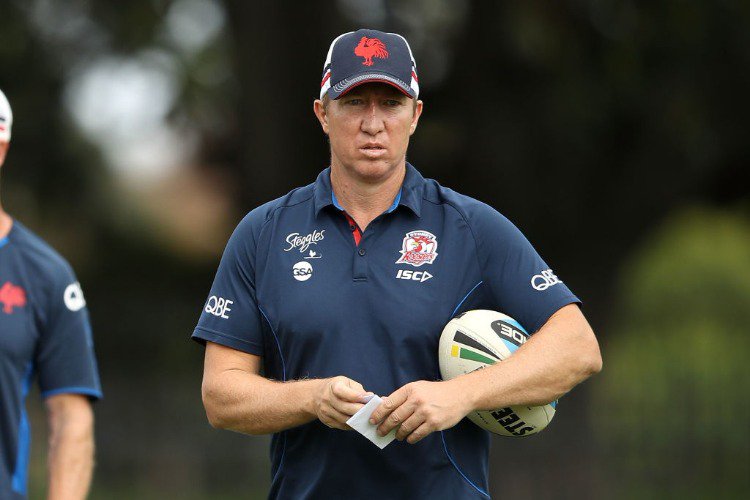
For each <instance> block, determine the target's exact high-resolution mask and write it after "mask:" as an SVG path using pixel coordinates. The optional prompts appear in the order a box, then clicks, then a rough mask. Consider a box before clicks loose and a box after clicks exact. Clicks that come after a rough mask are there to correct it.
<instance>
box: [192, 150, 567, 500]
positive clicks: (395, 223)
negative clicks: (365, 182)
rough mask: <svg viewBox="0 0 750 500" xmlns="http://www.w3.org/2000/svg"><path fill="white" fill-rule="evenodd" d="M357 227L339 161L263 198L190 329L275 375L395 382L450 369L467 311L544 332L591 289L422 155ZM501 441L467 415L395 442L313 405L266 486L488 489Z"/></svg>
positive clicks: (280, 444) (368, 492)
mask: <svg viewBox="0 0 750 500" xmlns="http://www.w3.org/2000/svg"><path fill="white" fill-rule="evenodd" d="M356 231H357V229H356V228H353V227H352V225H351V224H350V222H349V221H348V219H347V217H346V214H345V213H343V212H342V209H341V207H340V206H338V203H337V202H336V199H335V197H334V196H333V192H332V189H331V182H330V169H327V170H324V171H323V172H322V173H321V174H320V175H319V176H318V178H317V180H316V181H315V183H314V184H311V185H308V186H305V187H303V188H299V189H295V190H294V191H292V192H290V193H289V194H287V195H286V196H284V197H282V198H279V199H277V200H275V201H272V202H270V203H267V204H265V205H262V206H261V207H259V208H257V209H255V210H253V211H252V212H250V213H249V214H248V215H247V216H246V217H245V218H244V219H243V220H242V222H240V224H239V225H238V226H237V228H236V230H235V231H234V234H233V235H232V237H231V238H230V240H229V243H228V244H227V247H226V249H225V251H224V255H223V257H222V260H221V264H220V265H219V269H218V272H217V274H216V278H215V281H214V284H213V286H212V288H211V292H210V294H209V299H208V301H207V302H206V305H205V306H204V310H203V312H202V314H201V316H200V320H199V322H198V326H197V327H196V329H195V332H194V333H193V338H194V339H196V340H199V341H202V342H205V341H210V342H215V343H218V344H222V345H225V346H228V347H231V348H234V349H237V350H240V351H244V352H247V353H251V354H255V355H258V356H261V357H262V361H263V364H262V366H263V373H264V375H265V376H266V377H269V378H272V379H276V380H295V379H302V378H324V377H332V376H336V375H344V376H347V377H349V378H351V379H354V380H356V381H358V382H360V383H361V384H362V385H363V386H364V388H365V389H366V390H369V391H372V392H374V393H375V394H378V395H381V396H386V395H388V394H390V393H392V392H393V391H394V390H396V389H398V388H399V387H401V386H403V385H404V384H407V383H409V382H413V381H415V380H438V379H439V378H440V371H439V366H438V356H437V352H438V340H439V338H440V334H441V332H442V330H443V327H444V326H445V324H446V323H447V322H448V321H449V320H450V319H451V318H452V317H453V316H454V315H456V314H458V313H460V312H462V311H466V310H470V309H479V308H484V309H494V310H499V311H502V312H504V313H506V314H509V315H510V316H512V317H514V318H515V319H517V320H518V321H519V322H520V323H521V324H522V325H524V326H525V327H526V329H527V330H528V331H530V332H534V331H536V330H538V329H539V327H541V326H542V325H543V324H544V323H545V322H546V320H547V319H548V318H549V317H550V316H551V315H552V314H553V313H554V312H555V311H557V310H558V309H559V308H561V307H562V306H564V305H566V304H569V303H573V302H578V299H577V298H576V296H575V295H573V293H571V291H570V290H569V289H568V288H567V287H566V286H565V284H564V283H562V282H561V281H560V280H559V279H558V278H557V276H555V275H554V273H553V272H552V271H551V270H550V268H549V266H548V265H547V264H546V263H545V262H544V261H543V260H542V259H541V258H540V257H539V255H538V254H537V253H536V251H535V250H534V249H533V248H532V246H531V245H530V244H529V242H528V241H527V240H526V238H525V237H524V236H523V235H522V234H521V232H520V231H519V230H518V229H517V228H516V227H515V226H514V225H513V224H511V223H510V222H509V221H508V220H507V219H506V218H505V217H503V216H502V215H500V214H499V213H498V212H497V211H495V210H494V209H493V208H491V207H490V206H488V205H486V204H484V203H480V202H478V201H476V200H474V199H472V198H469V197H467V196H463V195H461V194H458V193H456V192H455V191H452V190H450V189H447V188H444V187H442V186H440V185H439V184H438V183H437V182H435V181H434V180H430V179H424V178H423V177H422V176H421V175H420V174H419V172H418V171H417V170H416V169H415V168H414V167H412V166H411V165H409V164H407V166H406V176H405V179H404V183H403V185H402V188H401V191H400V194H399V196H398V197H397V198H396V200H395V201H394V204H393V206H392V207H391V208H390V209H389V210H388V211H386V212H385V213H384V214H382V215H381V216H379V217H378V218H377V219H375V220H374V221H373V222H372V223H371V224H370V225H369V226H368V227H367V228H366V230H365V231H364V232H363V233H362V234H361V241H360V242H359V244H358V245H357V244H356V243H355V239H354V238H353V232H356ZM489 444H490V438H489V434H488V433H487V432H486V431H484V430H482V429H480V428H479V427H477V426H476V425H474V424H473V423H471V422H470V421H468V420H467V419H464V420H463V421H461V422H460V423H459V424H458V425H456V426H455V427H454V428H452V429H448V430H446V431H443V432H436V433H433V434H431V435H429V436H428V437H427V438H425V439H424V440H422V441H421V442H419V443H417V444H416V445H410V444H408V443H405V442H398V441H394V442H393V443H391V444H390V445H389V446H388V447H387V448H385V449H384V450H380V449H379V448H377V447H376V446H374V445H373V444H372V443H370V442H369V441H368V440H366V439H365V438H364V437H362V436H361V435H359V434H357V433H356V432H351V431H350V432H347V431H342V430H336V429H330V428H328V427H326V426H325V425H323V424H322V423H321V422H319V421H317V420H316V421H313V422H310V423H308V424H305V425H301V426H299V427H295V428H293V429H289V430H286V431H284V432H280V433H277V434H274V436H273V439H272V443H271V459H272V474H273V479H272V486H271V491H270V495H269V497H270V498H293V499H300V498H371V497H372V498H389V499H393V498H404V499H414V498H436V499H442V498H445V499H452V500H453V499H459V498H461V499H463V498H486V497H487V496H488V493H487V492H488V491H489V489H488V480H487V475H488V468H487V461H488V451H489Z"/></svg>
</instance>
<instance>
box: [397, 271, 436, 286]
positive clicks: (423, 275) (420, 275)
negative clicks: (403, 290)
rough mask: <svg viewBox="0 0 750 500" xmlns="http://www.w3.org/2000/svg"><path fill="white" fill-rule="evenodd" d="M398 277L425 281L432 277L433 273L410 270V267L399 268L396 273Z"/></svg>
mask: <svg viewBox="0 0 750 500" xmlns="http://www.w3.org/2000/svg"><path fill="white" fill-rule="evenodd" d="M396 278H398V279H400V280H412V281H419V282H420V283H424V282H425V281H427V280H428V279H430V278H432V275H431V274H430V273H428V272H427V271H410V270H408V269H399V270H398V273H396Z"/></svg>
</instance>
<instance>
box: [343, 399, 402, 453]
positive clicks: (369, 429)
mask: <svg viewBox="0 0 750 500" xmlns="http://www.w3.org/2000/svg"><path fill="white" fill-rule="evenodd" d="M382 402H383V400H382V399H381V398H380V397H378V396H373V397H372V399H370V401H368V402H367V404H366V405H365V406H363V407H362V409H360V410H359V411H358V412H357V413H355V414H354V415H352V416H351V418H349V420H347V421H346V423H347V424H348V425H349V427H351V428H352V429H354V430H355V431H357V432H359V433H360V434H362V435H363V436H364V437H366V438H367V439H369V440H370V441H372V443H373V444H374V445H375V446H377V447H378V448H380V449H381V450H382V449H383V448H385V447H386V446H388V445H389V444H390V442H391V441H393V440H394V439H396V430H397V429H398V427H396V428H394V429H393V430H392V431H391V432H389V433H388V434H386V435H385V436H380V435H379V434H378V426H377V425H373V424H371V423H370V415H372V412H374V411H375V409H376V408H377V407H378V406H380V403H382Z"/></svg>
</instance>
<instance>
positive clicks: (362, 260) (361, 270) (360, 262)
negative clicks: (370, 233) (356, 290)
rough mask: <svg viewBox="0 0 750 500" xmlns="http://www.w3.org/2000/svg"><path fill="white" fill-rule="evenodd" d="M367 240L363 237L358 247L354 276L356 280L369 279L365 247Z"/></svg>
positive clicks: (353, 269)
mask: <svg viewBox="0 0 750 500" xmlns="http://www.w3.org/2000/svg"><path fill="white" fill-rule="evenodd" d="M364 244H365V240H364V239H362V241H361V242H360V246H359V247H357V249H356V255H355V256H354V266H353V268H352V278H353V279H354V281H367V249H366V248H364V246H363V245H364Z"/></svg>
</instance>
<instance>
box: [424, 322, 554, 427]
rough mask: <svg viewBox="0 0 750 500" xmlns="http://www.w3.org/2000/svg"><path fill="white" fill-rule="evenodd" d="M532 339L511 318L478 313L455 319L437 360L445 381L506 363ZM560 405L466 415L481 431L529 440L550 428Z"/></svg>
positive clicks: (447, 332)
mask: <svg viewBox="0 0 750 500" xmlns="http://www.w3.org/2000/svg"><path fill="white" fill-rule="evenodd" d="M528 338H529V334H528V333H527V332H526V330H524V328H523V327H522V326H521V325H520V324H519V323H518V321H516V320H514V319H513V318H511V317H510V316H507V315H505V314H503V313H500V312H497V311H488V310H484V309H477V310H474V311H467V312H465V313H463V314H461V315H459V316H456V317H455V318H453V319H452V320H450V322H448V324H447V325H446V326H445V328H444V329H443V333H442V335H441V336H440V347H439V351H438V358H439V362H440V374H441V375H442V377H443V380H450V379H452V378H455V377H458V376H459V375H463V374H465V373H470V372H473V371H474V370H480V369H482V368H484V367H485V366H487V365H492V364H495V363H498V362H500V361H503V360H504V359H507V358H508V356H510V355H511V354H513V353H514V352H515V351H516V349H518V348H519V347H521V345H523V343H524V342H526V340H527V339H528ZM556 407H557V401H553V402H551V403H549V404H546V405H543V406H509V407H507V408H498V409H497V410H491V411H490V410H480V411H475V412H472V413H470V414H469V415H467V417H468V418H469V419H470V420H471V421H472V422H474V423H475V424H477V425H478V426H479V427H481V428H483V429H486V430H488V431H490V432H492V433H494V434H499V435H501V436H508V437H520V436H530V435H532V434H536V433H537V432H539V431H541V430H542V429H544V428H545V427H547V425H549V423H550V421H551V420H552V417H554V416H555V408H556Z"/></svg>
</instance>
